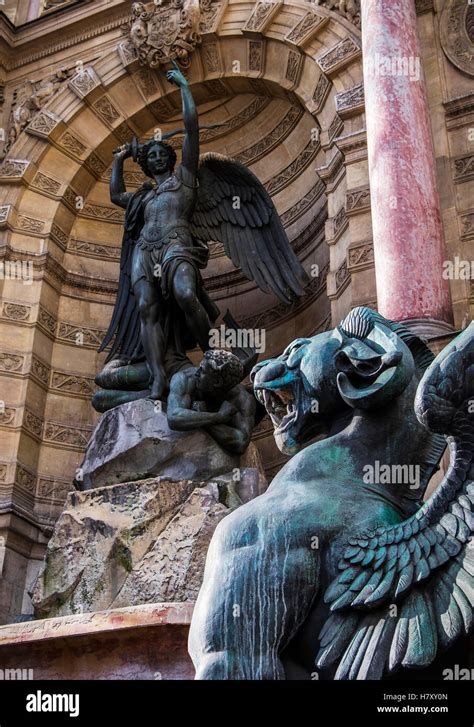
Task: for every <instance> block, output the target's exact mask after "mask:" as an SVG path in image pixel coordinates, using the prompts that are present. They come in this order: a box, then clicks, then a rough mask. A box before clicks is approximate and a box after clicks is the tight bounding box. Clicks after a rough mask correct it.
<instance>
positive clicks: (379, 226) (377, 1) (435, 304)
mask: <svg viewBox="0 0 474 727" xmlns="http://www.w3.org/2000/svg"><path fill="white" fill-rule="evenodd" d="M361 13H362V16H361V17H362V51H363V58H364V93H365V108H366V119H367V146H368V153H369V173H370V193H371V208H372V225H373V240H374V256H375V271H376V279H377V299H378V310H379V311H380V313H382V315H384V316H386V317H387V318H391V319H392V320H397V321H401V320H406V319H408V318H409V319H430V325H431V327H433V321H434V322H436V321H441V322H445V323H448V324H452V307H451V300H450V291H449V283H448V281H447V280H445V279H444V278H443V277H442V272H443V261H444V260H445V258H446V253H445V244H444V234H443V228H442V222H441V215H440V202H439V195H438V190H437V184H436V165H435V157H434V152H433V144H432V138H431V127H430V120H429V115H428V104H427V98H426V90H425V84H424V78H423V71H422V68H421V58H420V45H419V40H418V36H417V29H416V13H415V3H414V2H412V0H410V1H407V0H362V2H361ZM437 332H438V334H439V333H441V332H442V331H439V330H438V331H437Z"/></svg>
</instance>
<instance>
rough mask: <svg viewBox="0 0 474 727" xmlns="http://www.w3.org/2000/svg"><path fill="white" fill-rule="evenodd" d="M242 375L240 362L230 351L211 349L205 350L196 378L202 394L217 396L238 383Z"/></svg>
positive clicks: (242, 370)
mask: <svg viewBox="0 0 474 727" xmlns="http://www.w3.org/2000/svg"><path fill="white" fill-rule="evenodd" d="M243 376H244V369H243V366H242V362H241V361H240V359H238V358H237V356H234V354H233V353H230V351H224V350H221V349H213V350H210V351H206V353H205V354H204V356H203V359H202V361H201V364H200V366H199V368H198V369H197V371H196V378H197V379H198V382H199V384H198V385H199V390H200V392H201V394H203V395H204V396H206V395H207V396H211V397H215V398H219V396H220V395H224V394H225V393H226V392H227V391H230V389H233V388H234V386H237V384H239V383H240V382H241V381H242V379H243Z"/></svg>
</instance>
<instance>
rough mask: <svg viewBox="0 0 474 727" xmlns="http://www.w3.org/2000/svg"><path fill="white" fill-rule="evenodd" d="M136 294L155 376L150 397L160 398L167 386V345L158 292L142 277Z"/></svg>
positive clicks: (147, 350) (137, 285)
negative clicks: (165, 362) (165, 364)
mask: <svg viewBox="0 0 474 727" xmlns="http://www.w3.org/2000/svg"><path fill="white" fill-rule="evenodd" d="M134 294H135V297H136V298H137V302H138V310H139V311H140V324H141V328H140V333H141V339H142V343H143V349H144V351H145V356H146V360H147V362H148V365H149V367H150V369H151V373H152V376H153V384H152V387H151V391H150V398H151V399H160V398H161V396H162V395H163V391H164V389H165V387H166V373H165V369H164V366H163V357H164V353H165V350H164V347H165V346H164V338H163V331H162V330H161V326H160V324H159V315H158V314H159V302H158V293H157V291H156V290H155V288H154V286H153V285H152V284H151V283H148V282H147V281H146V280H143V279H142V280H138V281H137V282H136V284H135V287H134Z"/></svg>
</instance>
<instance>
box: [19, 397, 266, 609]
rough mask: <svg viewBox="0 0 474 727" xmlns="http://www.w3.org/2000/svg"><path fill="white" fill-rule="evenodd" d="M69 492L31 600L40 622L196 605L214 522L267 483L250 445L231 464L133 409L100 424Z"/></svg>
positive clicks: (149, 409) (210, 443)
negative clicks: (110, 611)
mask: <svg viewBox="0 0 474 727" xmlns="http://www.w3.org/2000/svg"><path fill="white" fill-rule="evenodd" d="M127 478H128V479H127ZM76 485H77V486H79V491H77V492H71V493H69V495H68V498H67V500H66V504H65V508H64V510H63V512H62V514H61V516H60V518H59V520H58V521H57V523H56V525H55V528H54V532H53V535H52V537H51V540H50V541H49V543H48V547H47V551H46V557H45V563H44V567H43V570H42V571H41V572H40V574H39V576H38V578H37V580H36V582H35V584H34V586H33V589H32V591H31V593H30V595H31V599H32V603H33V607H34V609H35V615H36V616H37V617H39V618H44V617H54V616H64V615H68V614H78V613H86V612H91V611H102V610H105V609H110V608H119V607H129V606H136V605H141V604H146V603H161V602H171V601H172V602H185V601H194V600H195V599H196V597H197V594H198V591H199V588H200V585H201V582H202V576H203V570H204V563H205V559H206V553H207V549H208V547H209V543H210V540H211V537H212V534H213V532H214V530H215V528H216V526H217V524H218V522H219V521H220V520H222V518H223V517H225V515H226V514H227V513H228V512H230V511H231V510H232V509H234V508H236V507H238V506H239V505H241V504H242V503H243V502H247V501H248V500H251V499H253V498H254V497H256V496H257V495H259V494H261V493H262V492H264V490H265V489H266V485H267V483H266V480H265V475H264V472H263V468H262V465H261V462H260V458H259V455H258V452H257V450H256V448H255V446H254V445H253V444H250V446H249V447H248V449H247V451H246V452H245V454H244V455H243V456H242V457H239V456H237V455H233V454H230V453H228V452H226V451H224V450H223V449H222V448H221V447H220V446H219V445H218V444H217V443H216V442H215V441H214V439H213V438H212V437H211V436H210V435H209V434H208V433H207V432H205V431H193V432H174V431H172V430H170V429H169V427H168V424H167V421H166V415H165V414H163V413H162V412H160V411H156V410H155V405H154V402H152V401H150V400H139V401H133V402H130V403H128V404H123V405H121V406H118V407H115V409H111V410H110V411H109V412H107V413H106V414H104V415H103V416H102V417H101V419H100V420H99V422H98V424H97V426H96V428H95V430H94V432H93V434H92V437H91V440H90V442H89V445H88V447H87V450H86V455H85V458H84V462H83V465H82V468H81V478H80V480H79V481H78V482H76Z"/></svg>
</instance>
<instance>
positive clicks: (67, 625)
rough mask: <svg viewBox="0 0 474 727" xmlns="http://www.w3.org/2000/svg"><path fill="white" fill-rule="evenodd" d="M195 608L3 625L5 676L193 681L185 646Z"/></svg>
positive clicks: (0, 647)
mask: <svg viewBox="0 0 474 727" xmlns="http://www.w3.org/2000/svg"><path fill="white" fill-rule="evenodd" d="M193 606H194V604H193V603H189V602H188V603H160V604H149V605H147V606H136V607H133V608H120V609H114V610H111V611H104V612H96V613H87V614H82V615H77V616H63V617H62V618H48V619H44V620H42V621H32V622H29V623H22V624H13V625H8V626H1V627H0V664H1V665H2V669H3V674H4V677H5V678H6V679H7V678H15V679H19V678H24V679H28V678H32V679H35V680H37V679H38V680H41V679H44V680H48V679H52V680H57V679H60V680H68V679H90V680H97V679H150V680H159V679H193V678H194V667H193V664H192V661H191V658H190V656H189V654H188V649H187V641H188V631H189V624H190V622H191V615H192V610H193ZM7 670H15V674H14V675H13V676H11V677H10V674H9V673H8V676H6V672H7Z"/></svg>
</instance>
